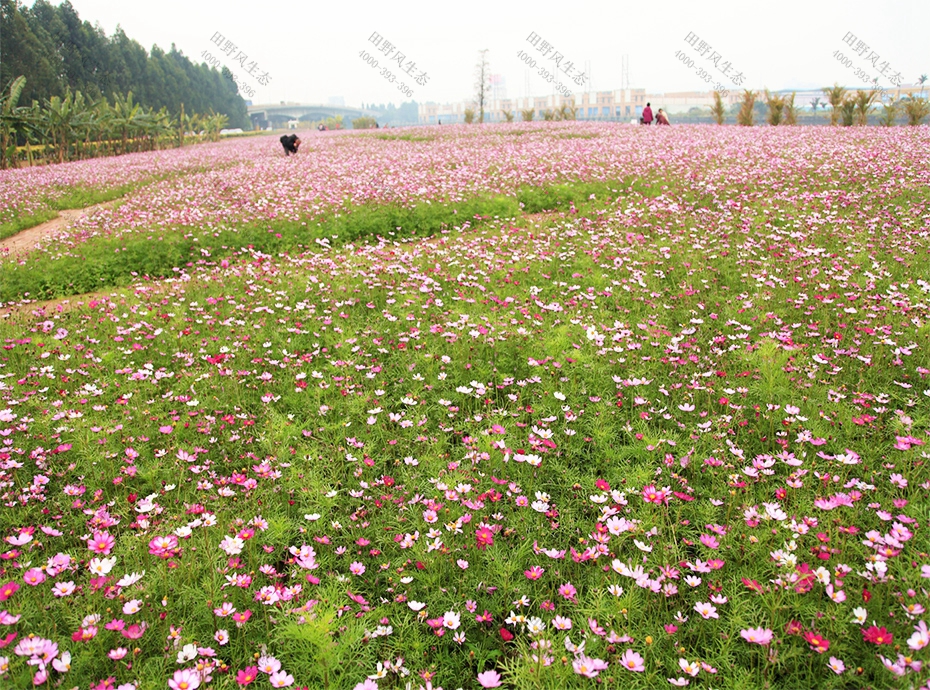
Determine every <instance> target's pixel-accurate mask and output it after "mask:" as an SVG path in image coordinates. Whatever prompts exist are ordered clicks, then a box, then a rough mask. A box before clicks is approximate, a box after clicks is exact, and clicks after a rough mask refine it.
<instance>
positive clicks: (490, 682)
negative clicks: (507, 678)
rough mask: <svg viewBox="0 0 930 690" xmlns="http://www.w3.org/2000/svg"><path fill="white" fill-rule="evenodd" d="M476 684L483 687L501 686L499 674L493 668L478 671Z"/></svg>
mask: <svg viewBox="0 0 930 690" xmlns="http://www.w3.org/2000/svg"><path fill="white" fill-rule="evenodd" d="M478 684H479V685H480V686H481V687H483V688H499V687H500V686H501V674H500V673H498V672H497V671H495V670H494V669H491V670H489V671H485V672H484V673H479V674H478Z"/></svg>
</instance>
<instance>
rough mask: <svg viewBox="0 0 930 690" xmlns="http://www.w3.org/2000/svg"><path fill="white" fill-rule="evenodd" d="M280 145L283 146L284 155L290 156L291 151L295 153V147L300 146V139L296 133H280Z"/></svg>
mask: <svg viewBox="0 0 930 690" xmlns="http://www.w3.org/2000/svg"><path fill="white" fill-rule="evenodd" d="M281 146H283V147H284V155H285V156H290V155H291V154H292V153H297V149H298V148H299V147H300V139H299V138H298V136H297V135H296V134H291V135H287V134H282V135H281Z"/></svg>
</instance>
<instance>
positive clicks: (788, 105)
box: [784, 91, 798, 125]
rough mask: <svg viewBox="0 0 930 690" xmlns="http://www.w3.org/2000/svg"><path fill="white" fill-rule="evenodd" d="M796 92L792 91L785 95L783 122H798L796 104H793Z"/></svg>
mask: <svg viewBox="0 0 930 690" xmlns="http://www.w3.org/2000/svg"><path fill="white" fill-rule="evenodd" d="M796 95H797V94H796V93H795V92H794V91H792V92H791V95H790V96H785V97H784V99H785V124H786V125H796V124H798V106H796V105H795V104H794V97H795V96H796Z"/></svg>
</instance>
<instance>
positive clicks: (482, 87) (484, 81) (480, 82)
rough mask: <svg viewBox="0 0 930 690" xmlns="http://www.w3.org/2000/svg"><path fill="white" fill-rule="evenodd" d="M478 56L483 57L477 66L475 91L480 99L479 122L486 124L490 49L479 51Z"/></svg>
mask: <svg viewBox="0 0 930 690" xmlns="http://www.w3.org/2000/svg"><path fill="white" fill-rule="evenodd" d="M478 54H479V55H480V56H481V59H480V60H479V61H478V64H477V65H476V66H475V78H476V82H475V89H476V94H475V95H476V96H477V99H478V113H479V115H478V117H479V119H478V122H479V123H483V122H484V104H485V102H486V101H487V98H488V91H489V90H490V83H489V82H490V76H491V72H490V68H489V67H488V49H487V48H485V49H484V50H479V51H478Z"/></svg>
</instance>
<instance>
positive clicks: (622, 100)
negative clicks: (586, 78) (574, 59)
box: [419, 89, 646, 125]
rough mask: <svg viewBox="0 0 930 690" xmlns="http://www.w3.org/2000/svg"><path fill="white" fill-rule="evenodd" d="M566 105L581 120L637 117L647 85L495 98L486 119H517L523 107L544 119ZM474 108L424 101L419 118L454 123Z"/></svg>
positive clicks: (424, 121)
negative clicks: (563, 93) (575, 109)
mask: <svg viewBox="0 0 930 690" xmlns="http://www.w3.org/2000/svg"><path fill="white" fill-rule="evenodd" d="M563 105H567V106H570V107H574V108H577V112H576V118H577V119H579V120H611V121H617V120H620V121H629V120H630V119H631V118H634V117H635V118H638V117H639V114H640V113H641V112H642V110H643V107H644V106H645V105H646V90H645V89H617V90H615V91H592V92H591V93H579V94H574V95H572V96H557V95H550V96H528V97H525V98H492V99H491V100H490V101H489V102H488V103H487V104H486V105H485V109H484V119H485V122H506V121H507V118H506V116H505V115H504V113H505V112H509V113H513V118H514V121H515V122H516V121H520V120H521V119H522V117H521V113H522V111H524V110H531V109H532V110H533V119H534V120H542V119H544V117H545V112H546V111H547V110H550V111H556V110H559V109H560V108H561V107H562V106H563ZM467 108H472V109H475V110H476V108H475V105H474V103H473V102H472V101H461V102H459V103H445V104H442V105H440V104H438V103H421V104H420V108H419V122H420V124H424V125H435V124H437V123H438V121H439V120H442V121H443V123H447V124H452V123H455V122H464V121H465V110H466V109H467Z"/></svg>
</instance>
